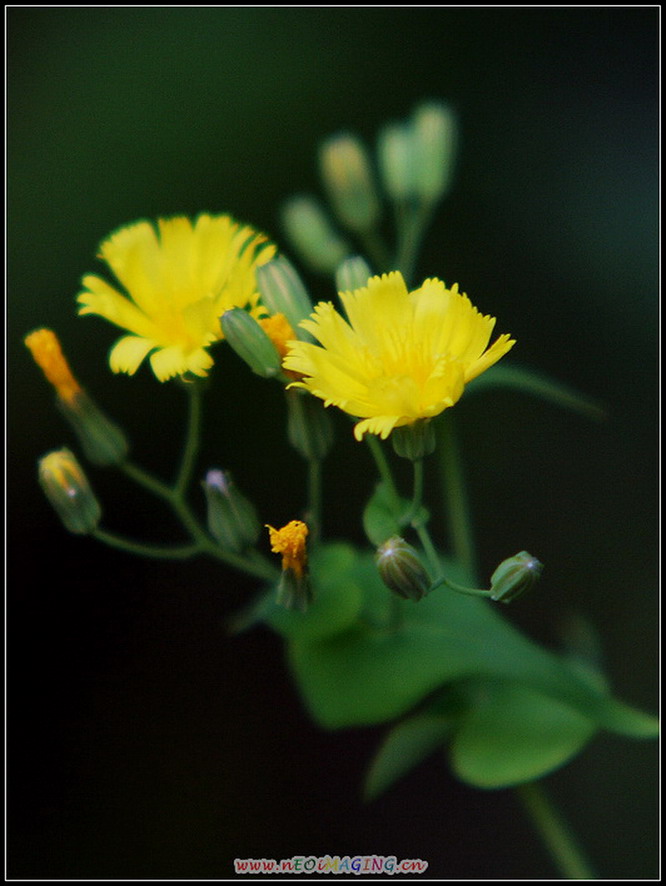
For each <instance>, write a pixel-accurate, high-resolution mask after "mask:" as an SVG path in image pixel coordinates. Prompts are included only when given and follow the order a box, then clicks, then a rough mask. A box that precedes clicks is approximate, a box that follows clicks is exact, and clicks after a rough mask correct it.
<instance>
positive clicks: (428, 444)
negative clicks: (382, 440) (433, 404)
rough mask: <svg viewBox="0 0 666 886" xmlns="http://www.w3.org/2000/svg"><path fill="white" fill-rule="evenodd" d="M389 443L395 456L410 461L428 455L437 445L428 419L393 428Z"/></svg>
mask: <svg viewBox="0 0 666 886" xmlns="http://www.w3.org/2000/svg"><path fill="white" fill-rule="evenodd" d="M391 442H392V443H393V449H394V450H395V452H396V454H397V455H399V456H400V457H401V458H408V459H410V460H411V461H418V459H420V458H424V457H425V456H426V455H430V454H431V453H432V452H434V451H435V446H436V443H437V441H436V439H435V431H434V428H433V426H432V424H431V422H430V419H428V418H425V419H421V420H419V421H415V422H413V423H412V424H411V425H401V426H400V427H399V428H395V430H394V431H393V432H392V434H391Z"/></svg>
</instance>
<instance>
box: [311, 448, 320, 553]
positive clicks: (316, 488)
mask: <svg viewBox="0 0 666 886" xmlns="http://www.w3.org/2000/svg"><path fill="white" fill-rule="evenodd" d="M321 503H322V470H321V461H320V460H319V459H317V458H312V459H310V460H309V461H308V523H309V526H310V536H311V538H312V541H313V542H316V541H317V540H318V539H319V538H320V536H321V515H322V504H321Z"/></svg>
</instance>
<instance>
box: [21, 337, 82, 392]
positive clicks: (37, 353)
mask: <svg viewBox="0 0 666 886" xmlns="http://www.w3.org/2000/svg"><path fill="white" fill-rule="evenodd" d="M25 344H26V346H27V347H28V348H29V349H30V352H31V353H32V356H33V358H34V360H35V363H36V364H37V365H38V366H39V368H40V369H41V370H42V372H43V373H44V375H45V376H46V380H47V381H48V382H50V383H51V384H52V385H53V387H54V388H55V389H56V392H57V394H58V396H59V397H60V398H61V399H62V400H64V401H65V402H66V403H69V404H71V403H72V402H73V401H74V400H75V399H76V397H77V395H78V394H80V393H81V392H82V388H81V385H80V384H79V383H78V382H77V380H76V379H75V378H74V376H73V375H72V371H71V369H70V368H69V364H68V363H67V360H66V359H65V356H64V354H63V352H62V348H61V347H60V342H59V341H58V337H57V336H56V334H55V332H53V331H52V330H51V329H37V330H36V331H35V332H31V333H30V335H27V336H26V338H25Z"/></svg>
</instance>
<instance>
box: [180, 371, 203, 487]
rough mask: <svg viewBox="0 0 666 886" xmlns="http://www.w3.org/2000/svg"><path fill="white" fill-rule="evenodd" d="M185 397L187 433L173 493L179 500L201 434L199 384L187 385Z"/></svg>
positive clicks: (194, 457)
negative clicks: (186, 398) (186, 400)
mask: <svg viewBox="0 0 666 886" xmlns="http://www.w3.org/2000/svg"><path fill="white" fill-rule="evenodd" d="M187 395H188V401H189V412H188V417H187V433H186V436H185V445H184V447H183V455H182V458H181V462H180V467H179V469H178V474H177V475H176V482H175V483H174V487H173V489H174V492H175V494H176V496H178V497H179V498H180V497H182V496H183V495H184V494H185V490H186V489H187V486H188V484H189V482H190V478H191V476H192V471H193V470H194V465H195V462H196V458H197V454H198V452H199V438H200V434H201V412H202V409H201V406H202V402H201V401H202V395H203V391H202V388H201V385H200V384H197V382H193V383H192V384H188V385H187Z"/></svg>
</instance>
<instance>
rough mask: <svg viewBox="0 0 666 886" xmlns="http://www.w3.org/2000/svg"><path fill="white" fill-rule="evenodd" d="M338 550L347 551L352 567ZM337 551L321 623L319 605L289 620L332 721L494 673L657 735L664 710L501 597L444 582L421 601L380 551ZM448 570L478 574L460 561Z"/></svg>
mask: <svg viewBox="0 0 666 886" xmlns="http://www.w3.org/2000/svg"><path fill="white" fill-rule="evenodd" d="M336 550H339V551H341V550H344V552H345V561H344V562H345V568H344V569H340V566H339V564H340V559H339V556H338V555H337V554H336V553H335V551H336ZM321 556H323V553H322V554H321ZM327 556H328V557H329V559H328V563H329V567H330V569H331V573H330V574H329V575H328V576H326V577H324V576H323V575H322V576H319V577H318V576H317V575H315V576H314V580H315V581H316V582H318V583H321V586H322V587H323V588H325V591H324V593H325V595H326V599H325V600H324V601H322V602H321V604H320V605H321V606H322V609H321V610H320V611H319V612H318V611H317V610H315V609H314V606H313V612H312V614H311V615H310V617H311V619H312V620H311V621H308V615H309V613H305V614H301V613H286V615H287V616H288V617H289V618H290V619H291V621H290V622H287V621H286V620H284V621H282V622H281V623H280V629H281V631H282V632H283V633H285V634H286V635H287V636H288V637H289V638H290V640H289V643H288V650H287V654H288V658H289V662H290V665H291V668H292V671H293V673H294V675H295V677H296V679H297V681H298V684H299V686H300V689H301V693H302V696H303V699H304V702H305V704H306V705H307V707H308V708H309V710H310V712H311V714H312V716H313V718H314V719H315V721H316V722H317V723H319V724H320V725H322V726H324V727H325V728H329V729H339V728H343V727H349V726H362V725H371V724H375V723H382V722H386V721H388V720H393V719H396V718H397V717H401V716H403V715H404V714H405V713H407V712H408V711H409V710H410V709H412V708H413V707H414V706H415V705H417V704H418V703H419V702H421V701H422V700H423V699H424V698H425V697H426V696H428V695H429V694H430V693H432V692H434V691H435V690H437V689H439V688H441V687H442V686H443V685H444V684H447V683H452V682H454V681H461V680H468V679H470V678H490V679H498V680H503V681H507V682H512V683H518V684H522V685H523V686H525V687H526V688H530V689H532V690H533V691H535V692H537V693H541V694H542V695H546V696H549V697H550V698H552V699H555V700H556V701H558V702H560V703H561V704H563V705H567V706H568V707H570V708H573V709H574V710H576V711H578V712H580V713H582V714H583V715H584V716H586V717H589V719H590V720H592V721H593V722H595V723H596V724H597V725H598V726H601V727H604V728H607V729H610V730H613V731H616V732H619V733H622V734H625V735H632V736H635V737H637V738H640V737H645V738H647V737H653V736H654V735H656V734H657V721H656V719H655V718H654V717H651V716H650V715H647V714H643V713H642V712H639V711H634V710H633V709H632V708H630V707H628V706H627V705H624V704H622V703H621V702H618V701H616V700H615V699H613V698H612V697H611V696H610V695H608V694H607V693H606V692H605V691H604V690H603V687H600V686H598V685H595V684H594V683H593V682H591V681H590V680H589V679H585V678H583V677H581V676H580V675H579V674H578V673H577V671H576V669H574V668H572V667H571V666H570V665H569V663H568V662H567V660H566V659H565V658H564V657H562V656H559V655H556V654H554V653H551V652H549V651H547V650H545V649H543V648H541V647H540V646H538V645H537V644H536V643H533V642H532V641H531V640H529V639H528V638H527V637H525V636H524V635H522V634H521V633H520V632H519V631H518V630H517V629H515V628H514V627H513V626H512V625H511V624H510V623H509V622H507V621H506V620H505V619H504V618H503V616H502V614H501V613H500V612H499V611H498V609H497V607H493V606H492V604H489V603H486V601H482V600H478V599H474V598H470V597H464V596H463V595H461V594H456V593H454V592H452V591H448V590H446V589H444V588H440V589H438V590H437V591H433V592H432V593H431V594H429V595H428V596H427V597H425V598H424V599H423V600H421V601H420V602H418V603H415V602H413V601H411V600H406V601H405V600H400V599H399V598H397V597H395V596H394V595H391V594H390V593H389V591H388V590H387V589H386V588H385V587H384V586H383V584H382V583H381V580H380V578H379V575H378V573H377V569H376V567H375V563H374V557H373V556H372V554H358V553H355V552H354V551H353V550H352V549H351V548H348V547H347V546H335V547H334V549H333V551H332V552H331V553H329V554H328V555H327ZM321 562H322V564H323V563H325V562H326V561H321ZM336 564H338V565H336ZM314 565H315V564H314V563H313V567H314ZM335 570H338V571H337V572H335ZM445 571H446V574H447V576H450V577H451V578H452V580H454V581H458V582H459V583H461V584H465V583H467V582H469V579H468V577H467V576H465V575H464V573H463V572H462V571H461V570H460V568H459V567H456V566H455V564H453V563H451V562H448V563H446V564H445ZM333 572H335V575H336V576H337V577H334V576H333ZM274 623H275V622H274ZM276 626H277V625H276Z"/></svg>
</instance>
